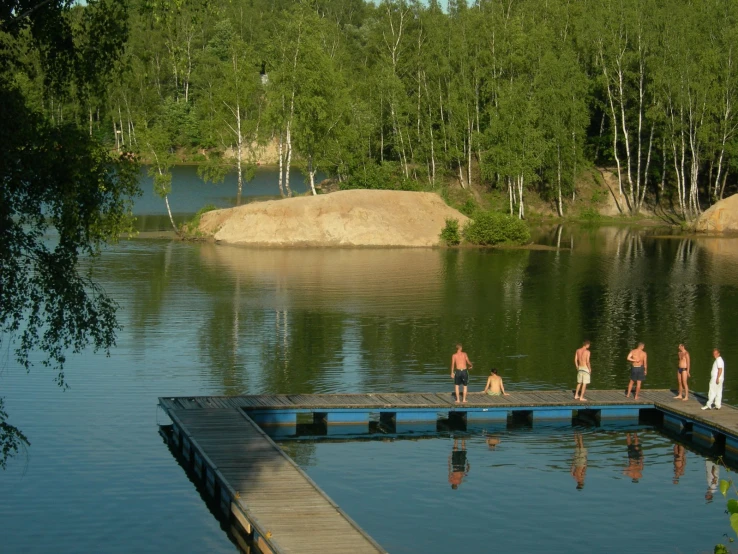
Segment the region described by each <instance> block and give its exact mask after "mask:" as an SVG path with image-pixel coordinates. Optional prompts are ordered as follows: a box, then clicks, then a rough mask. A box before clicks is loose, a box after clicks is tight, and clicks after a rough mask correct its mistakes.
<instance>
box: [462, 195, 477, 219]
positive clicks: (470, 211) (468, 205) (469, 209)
mask: <svg viewBox="0 0 738 554" xmlns="http://www.w3.org/2000/svg"><path fill="white" fill-rule="evenodd" d="M459 211H460V212H461V213H462V214H464V215H465V216H466V217H471V216H472V215H474V212H476V211H477V203H476V202H475V201H474V199H473V198H467V199H466V202H464V204H463V205H462V206H461V207H460V208H459Z"/></svg>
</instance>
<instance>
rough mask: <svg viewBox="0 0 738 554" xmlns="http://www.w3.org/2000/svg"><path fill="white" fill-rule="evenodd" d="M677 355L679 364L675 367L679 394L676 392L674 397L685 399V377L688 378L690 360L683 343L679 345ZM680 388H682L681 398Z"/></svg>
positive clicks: (686, 395)
mask: <svg viewBox="0 0 738 554" xmlns="http://www.w3.org/2000/svg"><path fill="white" fill-rule="evenodd" d="M677 355H678V356H679V366H678V368H677V382H678V383H679V394H677V395H676V396H675V397H674V398H681V399H682V400H687V398H688V396H689V387H688V386H687V379H689V367H690V360H689V352H687V349H686V348H685V347H684V345H683V344H680V345H679V352H677ZM682 390H684V397H683V398H682Z"/></svg>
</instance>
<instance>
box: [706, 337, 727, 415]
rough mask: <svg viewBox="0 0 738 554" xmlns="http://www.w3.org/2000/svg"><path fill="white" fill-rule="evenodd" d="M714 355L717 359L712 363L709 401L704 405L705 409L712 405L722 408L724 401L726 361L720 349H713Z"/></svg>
mask: <svg viewBox="0 0 738 554" xmlns="http://www.w3.org/2000/svg"><path fill="white" fill-rule="evenodd" d="M712 356H713V358H715V361H714V362H713V363H712V371H711V372H710V390H709V392H708V393H707V403H706V404H705V405H704V406H702V409H703V410H709V409H710V406H711V405H714V406H715V408H716V409H718V410H719V409H720V405H721V404H722V402H723V381H725V362H724V361H723V358H722V357H721V356H720V350H718V349H717V348H715V349H713V351H712Z"/></svg>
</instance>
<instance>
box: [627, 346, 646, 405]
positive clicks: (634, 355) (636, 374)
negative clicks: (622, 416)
mask: <svg viewBox="0 0 738 554" xmlns="http://www.w3.org/2000/svg"><path fill="white" fill-rule="evenodd" d="M645 347H646V345H645V344H643V343H642V342H639V343H638V346H637V347H636V348H635V349H633V350H631V351H630V353H629V354H628V357H627V358H626V359H627V360H628V361H629V362H630V363H632V364H633V366H632V367H631V368H630V383H628V392H627V394H626V395H625V396H626V397H627V398H630V391H631V390H632V389H633V383H635V384H636V392H635V397H634V399H635V400H638V393H640V392H641V381H643V380H644V379H645V378H646V375H648V355H647V354H646V352H645V350H643V349H644V348H645Z"/></svg>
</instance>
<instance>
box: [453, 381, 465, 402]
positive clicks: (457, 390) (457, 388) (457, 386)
mask: <svg viewBox="0 0 738 554" xmlns="http://www.w3.org/2000/svg"><path fill="white" fill-rule="evenodd" d="M455 388H456V403H457V404H458V403H459V385H456V386H455ZM462 402H466V385H464V398H463V400H462Z"/></svg>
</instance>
